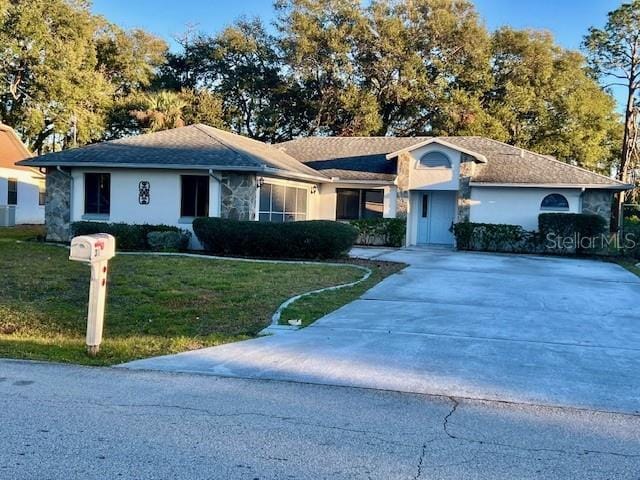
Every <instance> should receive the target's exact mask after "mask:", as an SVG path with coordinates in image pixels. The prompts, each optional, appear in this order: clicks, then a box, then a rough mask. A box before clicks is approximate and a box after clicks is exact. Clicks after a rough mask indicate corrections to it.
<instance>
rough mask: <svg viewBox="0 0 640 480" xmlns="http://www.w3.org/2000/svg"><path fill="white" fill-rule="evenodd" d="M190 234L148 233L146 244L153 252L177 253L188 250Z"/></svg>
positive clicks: (184, 232)
mask: <svg viewBox="0 0 640 480" xmlns="http://www.w3.org/2000/svg"><path fill="white" fill-rule="evenodd" d="M190 238H191V232H186V231H183V232H172V231H165V232H149V234H148V235H147V243H148V244H149V249H150V250H153V251H154V252H179V251H181V250H186V249H187V248H189V239H190Z"/></svg>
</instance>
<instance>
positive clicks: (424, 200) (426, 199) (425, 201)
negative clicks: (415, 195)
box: [422, 193, 429, 218]
mask: <svg viewBox="0 0 640 480" xmlns="http://www.w3.org/2000/svg"><path fill="white" fill-rule="evenodd" d="M428 215H429V194H428V193H423V194H422V218H427V216H428Z"/></svg>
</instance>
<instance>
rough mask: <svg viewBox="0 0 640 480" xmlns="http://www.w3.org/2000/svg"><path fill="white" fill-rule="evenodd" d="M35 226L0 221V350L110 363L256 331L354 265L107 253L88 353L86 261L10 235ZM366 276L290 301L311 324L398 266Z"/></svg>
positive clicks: (354, 273) (24, 234) (30, 232)
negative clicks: (95, 341)
mask: <svg viewBox="0 0 640 480" xmlns="http://www.w3.org/2000/svg"><path fill="white" fill-rule="evenodd" d="M37 234H38V232H37V229H34V228H32V227H29V228H19V229H0V271H2V275H3V280H2V282H0V357H12V358H24V359H40V360H53V361H61V362H75V363H83V364H95V365H107V364H116V363H120V362H124V361H128V360H133V359H137V358H143V357H148V356H153V355H162V354H168V353H175V352H181V351H185V350H190V349H195V348H202V347H206V346H212V345H218V344H222V343H226V342H233V341H237V340H241V339H246V338H250V337H253V336H255V335H256V334H257V333H258V332H259V331H260V330H261V329H262V328H264V327H265V326H266V325H268V324H269V322H270V319H271V315H272V314H273V312H274V311H275V309H276V308H277V307H278V305H279V304H280V303H282V302H283V301H284V300H285V299H287V298H289V297H291V296H293V295H297V294H300V293H303V292H306V291H309V290H314V289H317V288H322V287H326V286H331V285H337V284H341V283H347V282H351V281H354V280H356V279H358V278H360V277H361V275H362V272H361V270H359V269H356V268H349V267H336V266H329V265H299V264H275V263H248V262H239V261H233V260H213V259H198V258H185V257H159V256H129V255H118V256H116V258H115V259H113V260H112V261H111V262H110V277H109V290H108V299H107V312H106V320H105V331H104V341H103V344H102V347H101V351H100V354H99V355H98V357H96V358H90V357H88V356H87V355H86V354H85V347H84V332H85V328H86V325H85V321H86V320H85V319H86V308H87V307H86V303H87V295H88V281H89V268H88V267H87V266H86V265H82V264H79V263H77V262H71V261H69V260H68V250H66V249H64V248H61V247H57V246H53V245H47V244H43V243H38V242H23V243H20V242H16V241H15V240H16V238H18V239H21V240H26V239H29V238H31V237H34V236H36V235H37ZM372 264H374V265H379V266H374V275H373V277H372V279H370V280H368V281H367V282H366V284H365V285H362V286H359V287H356V288H352V289H348V290H347V291H339V292H335V293H333V294H322V295H319V296H318V297H316V298H312V299H308V300H304V301H302V302H300V304H294V306H295V308H294V310H293V311H292V312H289V311H287V312H286V315H287V317H286V318H294V317H295V318H301V317H302V318H304V319H305V322H306V323H308V322H309V321H311V320H312V319H315V318H318V317H319V316H321V315H322V314H324V313H327V312H328V311H331V310H333V309H334V308H337V307H339V306H340V305H342V304H343V303H345V302H348V301H350V300H351V299H353V298H356V297H357V296H358V295H360V293H361V292H362V291H364V289H366V288H369V287H370V286H371V285H373V284H374V283H375V282H377V281H379V280H380V279H381V278H383V277H384V276H386V275H387V274H389V273H391V271H394V270H395V269H397V268H399V266H397V265H395V264H392V265H394V266H393V267H391V266H389V265H390V264H382V263H379V264H378V263H377V262H372Z"/></svg>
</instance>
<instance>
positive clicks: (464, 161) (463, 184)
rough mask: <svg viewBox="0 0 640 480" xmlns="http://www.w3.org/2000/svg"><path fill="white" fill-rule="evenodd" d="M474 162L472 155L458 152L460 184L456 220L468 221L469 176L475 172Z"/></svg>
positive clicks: (469, 200)
mask: <svg viewBox="0 0 640 480" xmlns="http://www.w3.org/2000/svg"><path fill="white" fill-rule="evenodd" d="M475 166H476V162H475V160H474V158H473V157H471V156H469V155H467V154H465V153H461V154H460V184H459V185H460V186H459V187H458V197H457V201H458V208H457V214H456V222H468V221H469V218H470V215H471V186H470V185H469V183H470V182H471V177H473V174H474V172H475Z"/></svg>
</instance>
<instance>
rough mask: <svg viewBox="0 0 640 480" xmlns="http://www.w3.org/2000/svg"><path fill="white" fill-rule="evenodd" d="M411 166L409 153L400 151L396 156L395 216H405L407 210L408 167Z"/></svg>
mask: <svg viewBox="0 0 640 480" xmlns="http://www.w3.org/2000/svg"><path fill="white" fill-rule="evenodd" d="M410 166H411V155H410V154H409V153H407V152H402V153H400V155H399V156H398V169H397V171H398V176H397V180H396V183H397V186H398V188H397V190H396V217H397V218H407V212H408V211H409V168H410Z"/></svg>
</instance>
